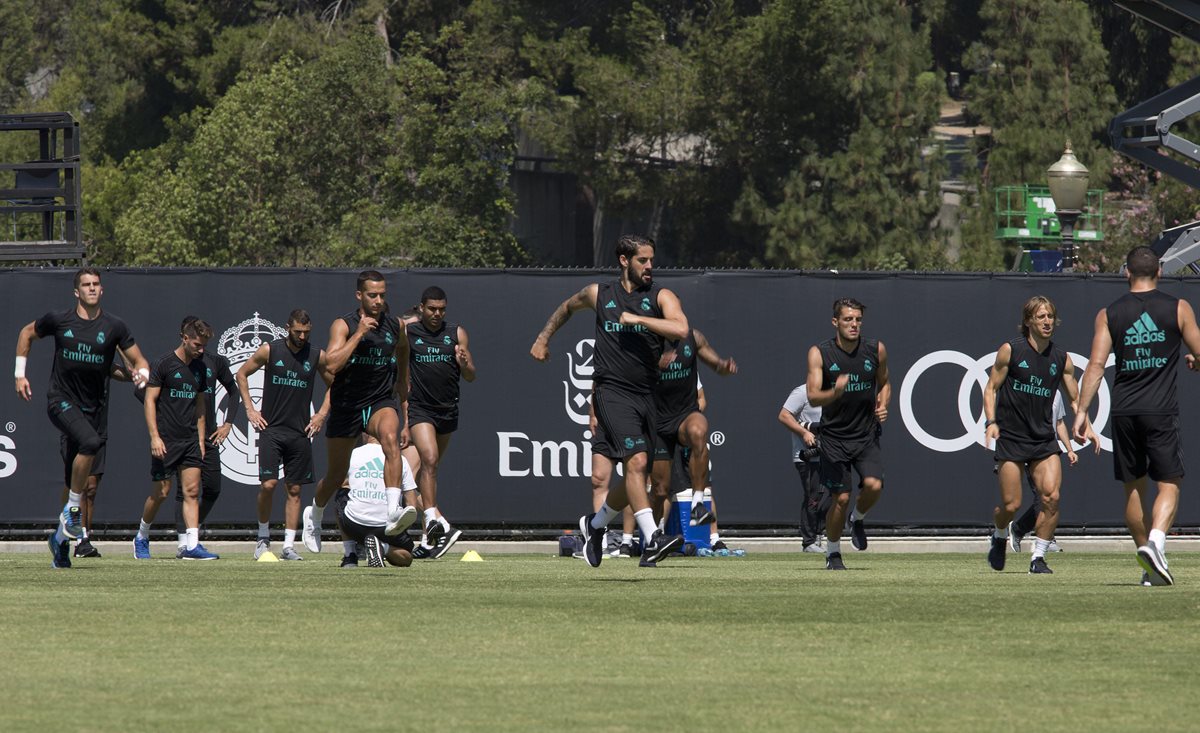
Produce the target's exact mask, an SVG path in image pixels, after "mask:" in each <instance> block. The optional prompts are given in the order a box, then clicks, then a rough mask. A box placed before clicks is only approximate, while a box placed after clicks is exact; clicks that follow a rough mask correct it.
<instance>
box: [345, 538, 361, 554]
mask: <svg viewBox="0 0 1200 733" xmlns="http://www.w3.org/2000/svg"><path fill="white" fill-rule="evenodd" d="M356 552H358V548H357V547H355V546H354V540H342V554H343V555H353V554H354V553H356Z"/></svg>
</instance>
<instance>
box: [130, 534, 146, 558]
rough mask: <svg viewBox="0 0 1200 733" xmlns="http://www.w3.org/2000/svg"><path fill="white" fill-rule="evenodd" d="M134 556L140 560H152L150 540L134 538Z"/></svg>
mask: <svg viewBox="0 0 1200 733" xmlns="http://www.w3.org/2000/svg"><path fill="white" fill-rule="evenodd" d="M133 556H134V558H136V559H138V560H149V559H150V538H149V537H147V538H146V539H142V538H141V537H134V538H133Z"/></svg>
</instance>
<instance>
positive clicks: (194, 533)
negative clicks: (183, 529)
mask: <svg viewBox="0 0 1200 733" xmlns="http://www.w3.org/2000/svg"><path fill="white" fill-rule="evenodd" d="M186 541H187V549H189V550H194V549H196V545H198V544H200V528H199V527H188V531H187V538H186Z"/></svg>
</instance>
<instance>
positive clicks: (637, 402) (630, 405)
mask: <svg viewBox="0 0 1200 733" xmlns="http://www.w3.org/2000/svg"><path fill="white" fill-rule="evenodd" d="M593 400H594V407H595V410H596V420H597V421H598V422H599V423H600V429H599V431H598V433H599V434H598V435H597V436H596V440H595V441H594V442H593V443H592V452H593V453H599V454H600V455H602V456H605V457H607V458H612V459H614V460H624V459H625V458H627V457H629V456H632V455H634V454H635V453H650V452H651V451H652V450H653V448H654V432H655V431H654V425H655V419H654V397H653V396H652V395H649V394H645V395H639V394H632V393H629V392H625V391H623V390H620V389H617V388H616V387H613V386H612V385H608V384H605V385H600V386H597V387H596V389H595V392H594V394H593Z"/></svg>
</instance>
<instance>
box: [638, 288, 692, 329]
mask: <svg viewBox="0 0 1200 733" xmlns="http://www.w3.org/2000/svg"><path fill="white" fill-rule="evenodd" d="M658 307H659V309H660V310H661V311H662V314H663V315H662V318H655V317H653V316H639V315H637V314H636V313H629V312H628V311H621V325H623V326H642V327H644V328H645V329H646V330H648V331H650V333H653V334H654V335H656V336H662V337H663V338H665V339H670V340H671V341H682V340H683V339H685V338H687V333H688V322H687V316H685V315H684V314H683V306H682V305H681V304H680V303H679V298H678V297H676V295H675V293H672V292H671V291H670V290H667V289H666V288H663V289H662V290H659V291H658Z"/></svg>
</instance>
